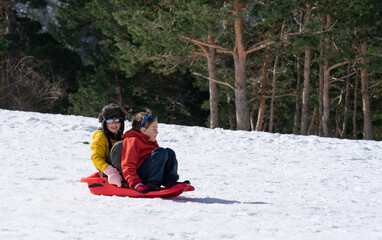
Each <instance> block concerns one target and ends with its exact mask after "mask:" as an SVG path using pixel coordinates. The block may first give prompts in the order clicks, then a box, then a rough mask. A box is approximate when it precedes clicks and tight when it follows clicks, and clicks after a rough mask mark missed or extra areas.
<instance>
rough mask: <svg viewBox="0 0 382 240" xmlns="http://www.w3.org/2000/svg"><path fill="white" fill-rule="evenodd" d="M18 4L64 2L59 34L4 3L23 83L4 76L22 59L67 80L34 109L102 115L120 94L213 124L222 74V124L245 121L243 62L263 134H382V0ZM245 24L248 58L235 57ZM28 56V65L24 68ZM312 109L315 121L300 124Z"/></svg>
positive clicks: (41, 74) (6, 44) (8, 52)
mask: <svg viewBox="0 0 382 240" xmlns="http://www.w3.org/2000/svg"><path fill="white" fill-rule="evenodd" d="M5 2H8V3H12V4H13V6H12V7H13V10H17V9H20V8H16V7H15V4H14V2H13V1H5ZM17 2H18V3H24V4H29V7H32V8H34V7H42V6H45V5H46V3H47V2H50V3H51V4H52V3H53V4H57V12H56V14H55V15H54V16H53V19H51V25H50V26H49V29H50V32H49V33H43V32H41V25H40V24H39V23H37V22H36V21H31V20H30V19H26V18H20V17H18V18H17V24H13V25H12V24H10V22H6V21H5V20H4V19H5V18H4V16H5V14H7V11H6V6H5V5H4V6H2V15H1V16H2V21H0V25H1V27H2V29H4V30H3V32H2V34H1V35H0V46H1V48H0V57H1V61H2V65H1V66H2V86H3V87H4V86H6V85H7V84H8V85H9V83H10V82H9V81H15V80H10V79H11V78H6V77H5V76H11V74H9V73H10V69H11V68H7V67H6V66H9V64H11V65H12V64H13V65H12V66H23V67H24V69H27V68H28V66H33V69H34V73H35V74H34V75H33V76H34V77H28V76H26V77H25V78H26V79H30V80H31V81H30V82H33V81H32V79H35V81H36V79H40V80H41V79H44V81H45V82H48V83H50V84H51V85H50V86H51V87H53V86H56V87H58V88H56V90H57V91H56V93H59V94H58V95H57V94H56V95H55V97H56V98H55V100H54V101H53V102H54V103H55V105H54V107H52V105H50V103H48V102H47V101H45V102H38V101H37V100H28V99H26V100H25V101H29V102H30V101H35V104H34V105H36V106H40V108H33V107H30V109H29V110H39V111H59V112H62V113H71V114H79V115H85V116H97V114H98V112H99V111H100V109H101V108H102V106H104V105H106V104H108V103H110V102H116V103H119V104H121V105H129V106H130V107H131V108H132V109H133V111H134V112H139V111H144V110H146V108H149V109H151V110H152V111H153V113H154V114H156V115H158V117H159V119H160V121H161V122H166V123H176V124H185V125H199V126H210V124H212V123H213V121H211V119H210V118H211V116H212V114H213V109H211V108H212V107H211V106H214V105H213V104H211V102H212V101H214V100H213V99H210V98H209V96H208V92H209V91H210V92H211V81H212V80H213V81H212V82H215V83H216V84H217V95H216V101H217V109H218V112H219V114H218V126H219V127H222V128H227V129H228V128H229V129H237V128H238V129H244V128H245V127H244V128H243V126H244V125H243V123H241V122H238V120H241V119H240V116H245V114H244V115H240V114H238V108H242V107H243V106H240V104H239V105H238V103H237V102H235V99H237V98H238V97H241V98H242V97H243V96H239V95H238V92H237V89H238V86H239V85H238V84H239V81H238V79H237V76H238V75H237V69H238V67H240V66H239V65H240V64H241V66H245V69H244V78H243V79H244V81H245V87H246V91H245V96H244V97H245V98H246V100H245V99H244V101H242V102H241V104H246V106H244V107H243V108H242V109H240V111H241V112H243V111H244V112H245V111H247V112H248V114H249V116H250V120H251V127H252V130H255V129H256V130H258V131H271V132H280V133H296V134H305V133H304V131H307V133H308V134H316V135H320V136H330V137H341V138H364V139H378V140H380V139H382V134H381V133H382V107H381V106H382V81H381V77H382V72H381V71H382V70H381V69H382V68H381V64H382V48H381V46H382V44H381V41H382V20H381V19H382V17H381V14H382V13H381V11H382V3H379V2H378V1H372V0H361V1H345V0H330V1H311V0H303V1H293V0H286V1H268V0H264V1H250V0H242V1H238V0H231V1H209V0H188V1H184V0H176V1H166V0H154V1H132V0H131V1H130V0H104V1H95V0H62V1H25V0H24V1H17ZM238 6H242V8H240V9H239V8H238ZM238 20H242V24H243V25H242V26H243V29H242V31H243V32H242V36H240V37H241V40H240V41H241V43H242V44H243V48H244V51H245V55H242V56H241V57H243V56H244V57H245V62H239V61H238V60H237V58H235V56H236V55H235V53H236V51H237V50H238V49H237V48H238V45H237V44H238V42H237V41H238V40H237V39H238V32H237V31H235V27H237V26H238V25H237V24H238ZM235 24H236V25H235ZM11 28H13V29H14V30H13V31H11V32H9V31H8V32H6V29H11ZM52 36H53V37H52ZM211 37H213V42H211ZM68 49H70V50H68ZM212 51H215V53H216V57H214V58H213V61H214V62H213V64H214V67H215V68H214V70H215V75H213V77H214V78H215V79H212V80H211V73H214V72H213V71H212V72H211V69H213V68H211V64H212V62H211V61H209V60H211V58H210V57H211V55H210V54H211V52H212ZM74 52H76V54H75V53H74ZM308 53H309V54H310V55H307V54H308ZM77 54H78V55H77ZM26 56H28V57H30V58H28V62H25V63H27V65H22V64H19V65H17V63H18V62H20V60H21V59H23V57H26ZM78 56H80V57H78ZM305 58H307V59H308V60H309V61H306V60H307V59H305ZM276 59H277V61H276ZM7 64H8V65H7ZM308 66H309V67H310V69H309V71H308V70H307V69H306V68H307V67H308ZM6 69H8V70H6ZM5 72H7V74H5ZM324 73H325V74H324ZM31 76H32V75H31ZM13 79H15V78H13ZM304 80H305V81H304ZM306 80H308V83H309V84H310V85H309V88H304V84H306V83H307V82H306ZM54 83H59V84H58V85H57V84H56V85H54ZM52 84H53V85H52ZM24 85H25V82H24ZM24 88H25V87H24ZM304 91H305V94H306V93H309V96H308V100H309V101H308V102H307V103H305V105H304V102H303V93H304ZM306 91H307V92H306ZM2 101H3V102H1V103H2V105H1V106H0V107H3V108H17V105H14V107H11V104H10V102H11V100H10V99H8V100H6V101H5V100H4V99H3V100H2ZM245 102H247V103H245ZM31 105H33V104H31ZM303 107H306V109H307V110H308V111H307V114H308V115H307V119H306V121H307V126H306V127H307V129H301V121H302V108H303ZM19 108H21V107H19ZM240 111H239V112H240ZM209 112H210V113H209ZM214 114H215V113H214ZM216 114H217V113H216ZM216 116H217V115H216ZM271 116H272V117H271ZM238 117H239V118H238ZM214 124H217V123H214ZM211 127H213V126H211ZM215 127H216V126H215Z"/></svg>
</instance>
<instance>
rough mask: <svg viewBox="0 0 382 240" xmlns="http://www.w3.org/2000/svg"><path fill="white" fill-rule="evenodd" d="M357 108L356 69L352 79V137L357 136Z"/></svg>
mask: <svg viewBox="0 0 382 240" xmlns="http://www.w3.org/2000/svg"><path fill="white" fill-rule="evenodd" d="M357 109H358V70H356V73H355V81H354V103H353V138H354V139H356V138H357Z"/></svg>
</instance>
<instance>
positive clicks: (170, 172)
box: [163, 148, 179, 185]
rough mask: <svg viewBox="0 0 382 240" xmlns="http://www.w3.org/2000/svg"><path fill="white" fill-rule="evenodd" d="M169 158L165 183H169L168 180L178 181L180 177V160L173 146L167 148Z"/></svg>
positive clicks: (164, 178) (164, 177)
mask: <svg viewBox="0 0 382 240" xmlns="http://www.w3.org/2000/svg"><path fill="white" fill-rule="evenodd" d="M166 151H167V154H168V159H167V163H166V166H165V170H164V175H163V185H167V183H168V182H171V181H172V182H176V181H178V179H179V175H178V160H177V159H176V155H175V152H174V150H172V149H171V148H166Z"/></svg>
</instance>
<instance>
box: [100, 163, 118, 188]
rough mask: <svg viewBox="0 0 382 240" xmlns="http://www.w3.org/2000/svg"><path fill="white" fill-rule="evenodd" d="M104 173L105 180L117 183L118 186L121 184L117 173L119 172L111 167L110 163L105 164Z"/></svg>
mask: <svg viewBox="0 0 382 240" xmlns="http://www.w3.org/2000/svg"><path fill="white" fill-rule="evenodd" d="M104 173H105V174H106V175H107V181H108V182H109V183H110V184H114V185H117V186H118V187H121V186H122V183H121V182H122V177H121V175H119V172H118V170H117V169H116V168H113V167H112V166H111V165H109V166H107V168H106V169H105V171H104Z"/></svg>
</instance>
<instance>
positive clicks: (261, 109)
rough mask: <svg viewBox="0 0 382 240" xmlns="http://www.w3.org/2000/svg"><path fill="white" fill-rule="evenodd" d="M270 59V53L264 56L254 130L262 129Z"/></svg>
mask: <svg viewBox="0 0 382 240" xmlns="http://www.w3.org/2000/svg"><path fill="white" fill-rule="evenodd" d="M270 59H271V56H270V55H266V56H265V61H264V67H263V78H262V79H261V86H260V88H261V96H262V97H261V101H260V106H259V114H258V115H257V123H256V131H262V129H263V121H264V112H265V97H264V96H265V95H266V85H267V80H268V74H267V72H268V66H269V60H270Z"/></svg>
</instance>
